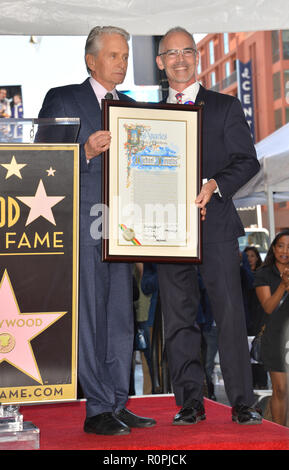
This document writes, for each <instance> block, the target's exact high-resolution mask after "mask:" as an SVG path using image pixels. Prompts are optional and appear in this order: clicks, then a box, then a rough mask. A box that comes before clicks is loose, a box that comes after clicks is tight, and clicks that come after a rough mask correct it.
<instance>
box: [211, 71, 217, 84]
mask: <svg viewBox="0 0 289 470" xmlns="http://www.w3.org/2000/svg"><path fill="white" fill-rule="evenodd" d="M215 85H216V72H212V73H211V87H213V86H215Z"/></svg>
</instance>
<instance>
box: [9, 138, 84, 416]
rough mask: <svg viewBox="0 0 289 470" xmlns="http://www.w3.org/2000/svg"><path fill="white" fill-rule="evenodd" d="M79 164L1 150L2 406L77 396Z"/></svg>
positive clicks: (50, 154) (35, 149) (57, 148)
mask: <svg viewBox="0 0 289 470" xmlns="http://www.w3.org/2000/svg"><path fill="white" fill-rule="evenodd" d="M78 159H79V148H78V145H77V144H52V143H51V144H38V143H37V144H35V143H34V144H22V143H19V144H13V143H9V144H6V143H2V144H0V188H1V189H0V404H2V405H8V404H10V405H11V404H12V405H13V404H20V405H22V404H27V403H35V402H43V401H44V402H52V401H70V400H75V399H76V398H77V391H76V390H77V372H76V370H77V301H78V295H77V291H78V287H77V286H78V186H79V184H78V171H79V170H78ZM6 421H7V422H8V421H9V419H8V420H6Z"/></svg>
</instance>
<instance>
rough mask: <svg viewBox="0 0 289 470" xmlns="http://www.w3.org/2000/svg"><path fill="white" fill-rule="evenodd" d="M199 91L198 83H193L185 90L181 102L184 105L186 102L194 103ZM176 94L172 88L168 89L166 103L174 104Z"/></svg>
mask: <svg viewBox="0 0 289 470" xmlns="http://www.w3.org/2000/svg"><path fill="white" fill-rule="evenodd" d="M199 89H200V83H199V82H194V83H192V85H190V86H188V87H187V88H185V89H184V90H183V91H182V93H183V97H182V101H183V103H185V102H186V101H193V102H194V103H195V101H196V98H197V94H198V93H199ZM177 93H178V91H177V90H174V89H173V88H169V96H168V100H167V103H176V102H177V100H176V94H177Z"/></svg>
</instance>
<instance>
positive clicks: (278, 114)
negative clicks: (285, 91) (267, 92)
mask: <svg viewBox="0 0 289 470" xmlns="http://www.w3.org/2000/svg"><path fill="white" fill-rule="evenodd" d="M274 117H275V129H279V128H280V127H282V109H281V108H280V109H275V111H274Z"/></svg>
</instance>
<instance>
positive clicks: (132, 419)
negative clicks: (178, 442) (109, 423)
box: [115, 408, 156, 428]
mask: <svg viewBox="0 0 289 470" xmlns="http://www.w3.org/2000/svg"><path fill="white" fill-rule="evenodd" d="M115 415H116V417H117V418H118V419H119V420H120V421H121V422H122V423H124V424H126V425H127V426H129V427H130V428H150V427H152V426H154V425H155V424H156V421H155V420H154V419H152V418H144V417H142V416H137V415H135V414H133V413H132V412H131V411H129V410H128V409H127V408H123V409H122V410H120V411H117V412H116V413H115Z"/></svg>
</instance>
